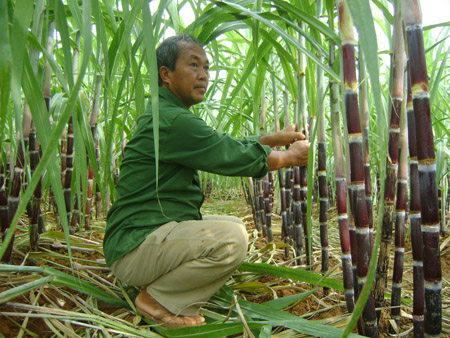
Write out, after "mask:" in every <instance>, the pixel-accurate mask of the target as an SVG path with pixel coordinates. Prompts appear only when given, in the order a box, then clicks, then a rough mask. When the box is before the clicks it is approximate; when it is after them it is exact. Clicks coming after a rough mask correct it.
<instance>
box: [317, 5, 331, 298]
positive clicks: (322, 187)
mask: <svg viewBox="0 0 450 338" xmlns="http://www.w3.org/2000/svg"><path fill="white" fill-rule="evenodd" d="M316 13H317V15H318V16H320V14H321V13H322V1H321V0H318V1H317V3H316ZM316 88H317V89H316V113H317V116H318V135H317V141H318V142H317V146H318V151H317V158H318V159H317V163H318V165H317V176H318V181H319V227H320V245H321V248H322V267H321V272H322V274H326V273H327V271H328V269H329V267H330V259H329V247H328V226H327V221H328V203H329V202H328V185H327V169H326V161H327V150H326V133H325V108H324V96H325V91H324V88H323V69H322V68H321V67H317V68H316ZM328 291H329V289H328V288H324V289H323V293H324V295H327V294H328Z"/></svg>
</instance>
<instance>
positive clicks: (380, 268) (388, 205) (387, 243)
mask: <svg viewBox="0 0 450 338" xmlns="http://www.w3.org/2000/svg"><path fill="white" fill-rule="evenodd" d="M394 18H395V22H394V53H393V57H392V66H391V74H392V76H393V79H392V90H391V117H390V121H389V144H388V157H387V159H386V180H385V185H384V186H385V190H384V215H383V225H382V228H381V242H380V251H379V256H378V262H377V270H376V281H375V305H376V306H377V307H379V308H381V307H382V306H384V289H385V287H386V283H387V273H388V267H389V258H390V250H391V244H392V225H393V220H394V202H395V188H396V181H397V170H398V153H399V151H398V148H399V146H398V139H399V135H400V127H399V123H400V113H401V109H402V104H403V90H404V89H403V88H404V86H403V82H404V75H403V74H404V68H405V66H404V50H405V47H404V40H403V30H402V12H401V8H400V6H399V1H396V2H395V15H394Z"/></svg>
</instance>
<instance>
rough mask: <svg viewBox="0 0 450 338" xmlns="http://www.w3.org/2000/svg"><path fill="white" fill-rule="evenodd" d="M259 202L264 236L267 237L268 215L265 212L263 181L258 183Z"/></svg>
mask: <svg viewBox="0 0 450 338" xmlns="http://www.w3.org/2000/svg"><path fill="white" fill-rule="evenodd" d="M257 188H258V200H259V217H260V220H261V229H262V236H263V237H267V226H266V214H265V212H264V183H263V180H262V179H261V180H258V181H257Z"/></svg>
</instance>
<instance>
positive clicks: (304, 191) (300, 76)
mask: <svg viewBox="0 0 450 338" xmlns="http://www.w3.org/2000/svg"><path fill="white" fill-rule="evenodd" d="M302 27H303V23H300V28H302ZM298 42H299V44H300V45H302V46H304V44H305V41H304V38H303V36H302V35H300V34H299V37H298ZM297 55H298V67H299V73H297V87H298V93H297V105H296V108H297V109H296V116H295V122H296V124H297V128H298V129H299V130H301V131H304V132H305V134H306V136H307V137H308V128H307V125H306V78H305V56H304V55H303V53H301V52H300V51H299V52H298V54H297ZM296 170H297V169H296V168H294V178H295V177H296V175H297V172H296ZM299 171H300V172H299V178H300V207H301V223H302V228H303V234H304V238H303V242H304V243H305V245H304V247H305V253H306V263H307V264H308V265H311V238H310V236H311V234H310V233H309V232H308V223H307V220H308V219H307V209H308V204H307V196H308V168H307V167H301V168H299ZM294 184H295V183H294ZM299 230H300V228H299V227H298V226H295V227H294V231H295V234H294V238H295V239H296V243H295V247H296V250H297V251H298V252H300V245H302V244H301V243H300V238H301V235H300V234H299V233H298V231H299Z"/></svg>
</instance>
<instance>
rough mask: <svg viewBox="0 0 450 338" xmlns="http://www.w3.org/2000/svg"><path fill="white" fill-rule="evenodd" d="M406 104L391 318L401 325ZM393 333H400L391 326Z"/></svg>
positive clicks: (400, 160) (399, 172)
mask: <svg viewBox="0 0 450 338" xmlns="http://www.w3.org/2000/svg"><path fill="white" fill-rule="evenodd" d="M405 108H406V107H405V105H402V111H401V117H400V138H399V145H400V157H399V165H398V179H397V200H396V206H395V209H396V210H395V240H394V243H395V254H394V269H393V277H392V298H391V319H392V320H394V321H395V322H396V324H397V327H400V297H401V288H402V280H403V262H404V255H405V222H406V204H407V201H408V131H407V128H408V125H407V119H406V109H405ZM391 333H398V332H396V331H395V330H394V328H393V327H392V326H391Z"/></svg>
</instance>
